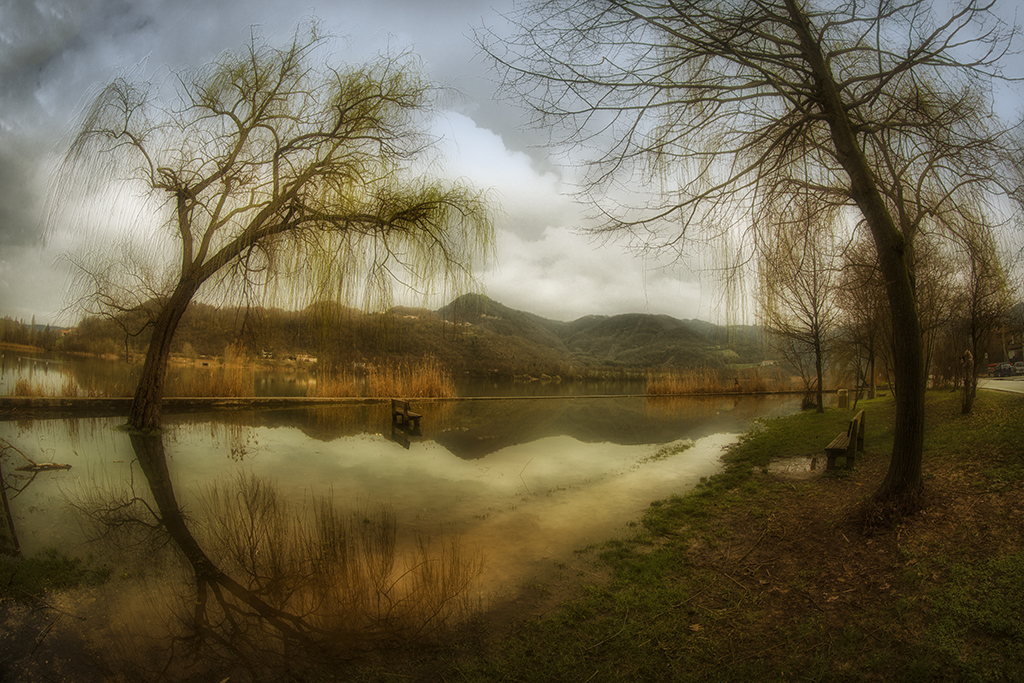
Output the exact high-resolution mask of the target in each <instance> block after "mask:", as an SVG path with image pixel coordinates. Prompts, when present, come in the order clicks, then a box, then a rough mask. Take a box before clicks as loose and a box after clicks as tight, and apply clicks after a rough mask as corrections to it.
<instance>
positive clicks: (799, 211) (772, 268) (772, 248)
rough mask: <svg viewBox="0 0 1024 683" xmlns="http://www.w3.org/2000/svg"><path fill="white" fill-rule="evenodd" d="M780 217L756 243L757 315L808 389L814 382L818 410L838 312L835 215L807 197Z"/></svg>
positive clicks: (787, 208)
mask: <svg viewBox="0 0 1024 683" xmlns="http://www.w3.org/2000/svg"><path fill="white" fill-rule="evenodd" d="M778 216H779V217H778V225H779V228H778V229H777V230H775V231H774V232H767V234H766V235H765V236H764V238H763V239H762V240H761V242H760V243H759V249H758V251H759V254H760V258H759V259H758V262H759V263H760V275H761V286H760V290H759V292H760V296H759V305H760V306H759V310H760V316H761V320H762V323H763V324H764V326H765V328H766V329H767V330H768V331H769V332H770V333H771V334H772V335H773V336H774V337H775V339H776V347H777V349H778V351H779V352H780V353H781V354H782V355H783V356H784V357H785V358H786V360H788V361H789V362H790V363H792V364H794V365H795V366H796V367H797V368H798V369H799V370H800V374H801V376H802V377H803V379H804V385H805V388H806V389H807V391H808V392H810V389H811V386H812V383H813V385H814V386H815V404H816V406H817V410H818V412H819V413H821V412H824V411H825V402H824V383H825V382H824V374H825V364H826V358H827V356H828V354H829V352H830V348H829V347H830V345H831V343H832V341H833V336H834V328H835V326H836V323H837V320H838V317H839V309H838V307H837V306H836V304H835V293H836V289H837V286H836V281H837V280H838V278H839V264H840V263H841V258H842V256H841V254H840V252H839V250H838V249H837V248H836V246H835V239H834V233H833V228H834V221H835V216H834V215H832V214H831V213H830V212H828V211H825V212H824V213H822V211H820V210H819V209H817V208H816V207H815V206H813V205H812V204H811V203H810V202H806V201H797V202H795V203H794V204H792V205H788V206H787V207H785V210H782V211H779V212H778ZM804 358H807V359H809V360H810V364H811V368H810V372H808V368H807V367H806V366H807V364H806V363H804V362H803V359H804ZM812 377H813V382H812Z"/></svg>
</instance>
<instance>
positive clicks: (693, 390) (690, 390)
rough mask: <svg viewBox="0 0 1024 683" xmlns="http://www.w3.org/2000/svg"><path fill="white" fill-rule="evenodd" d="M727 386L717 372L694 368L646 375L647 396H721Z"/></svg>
mask: <svg viewBox="0 0 1024 683" xmlns="http://www.w3.org/2000/svg"><path fill="white" fill-rule="evenodd" d="M728 390H729V389H728V385H727V384H726V382H725V381H724V380H723V378H722V375H721V373H720V372H719V371H718V370H712V369H711V368H694V369H689V370H672V371H669V372H665V373H659V374H654V373H650V374H648V375H647V395H648V396H678V395H684V394H722V393H725V392H726V391H728Z"/></svg>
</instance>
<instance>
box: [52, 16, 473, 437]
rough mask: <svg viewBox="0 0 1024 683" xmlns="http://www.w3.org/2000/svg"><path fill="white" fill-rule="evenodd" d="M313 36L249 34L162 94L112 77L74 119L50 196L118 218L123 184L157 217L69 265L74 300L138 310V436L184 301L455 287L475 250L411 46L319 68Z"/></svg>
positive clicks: (466, 209)
mask: <svg viewBox="0 0 1024 683" xmlns="http://www.w3.org/2000/svg"><path fill="white" fill-rule="evenodd" d="M325 42H326V41H325V39H324V38H322V37H321V36H319V35H318V32H317V28H316V26H315V25H314V26H311V27H309V28H308V29H301V30H299V31H298V32H297V33H296V36H295V38H294V40H293V41H292V43H291V45H289V46H288V47H286V48H284V49H277V48H273V47H271V46H269V45H267V44H266V43H265V42H263V41H262V40H261V39H260V38H259V37H258V36H255V35H254V36H253V38H252V40H251V41H250V44H249V45H248V46H247V47H246V48H245V49H243V50H242V51H240V52H238V53H226V54H224V55H222V56H221V57H220V58H218V59H217V60H216V61H214V62H212V63H211V64H209V65H207V66H205V67H202V68H198V69H194V70H188V71H183V72H181V73H176V74H173V80H172V82H173V84H174V86H173V92H172V93H170V96H169V97H168V98H167V99H169V100H170V102H169V103H168V104H161V99H162V96H163V95H164V94H165V93H164V90H170V87H169V86H168V87H167V88H161V87H159V86H158V85H156V84H153V83H140V82H131V81H129V80H127V79H123V78H121V79H117V80H115V81H114V82H112V83H110V84H109V85H108V86H107V87H106V88H104V89H103V91H102V92H101V93H100V94H99V96H98V97H97V98H96V99H95V101H94V102H93V103H92V105H91V106H90V107H89V108H88V110H87V112H86V114H85V117H84V120H83V121H82V124H81V127H80V129H79V132H78V134H77V136H76V137H75V138H74V140H73V142H72V144H71V148H70V151H69V152H68V155H67V161H66V163H65V165H64V167H63V169H62V173H61V176H60V180H61V183H62V185H65V186H66V187H67V188H69V189H68V190H67V191H65V192H64V193H63V195H62V198H63V199H64V200H65V201H64V204H65V205H67V206H72V207H75V208H76V209H82V208H83V205H85V204H87V203H89V202H93V201H94V197H93V196H92V195H93V194H100V195H102V196H101V199H102V200H103V206H105V207H107V208H105V209H103V210H104V211H108V212H112V213H113V214H115V215H116V214H117V212H118V211H120V210H121V209H119V208H118V204H117V201H118V200H119V199H120V200H123V199H124V198H125V196H126V194H127V193H126V191H125V190H124V189H123V188H128V192H134V193H137V194H141V195H142V196H143V197H144V198H146V199H147V200H148V203H147V204H146V207H147V210H153V211H154V212H155V213H154V215H157V216H159V222H160V224H162V228H163V229H158V228H156V227H154V229H153V230H152V231H150V230H148V229H146V228H139V229H138V230H137V232H136V234H135V235H134V237H137V238H141V239H143V240H145V242H146V244H147V246H148V248H145V249H140V248H139V247H138V246H137V242H138V240H135V241H134V242H133V241H131V240H126V241H125V242H124V244H125V245H131V246H125V247H123V248H122V249H121V250H114V252H113V253H114V255H115V256H117V255H121V256H122V258H119V259H117V258H112V257H110V256H108V255H107V254H108V252H109V251H110V250H105V251H104V252H103V253H100V254H96V253H94V254H91V255H88V256H86V257H74V258H73V259H72V261H73V262H74V263H75V264H76V265H77V266H78V272H79V275H80V278H79V279H80V286H81V287H83V288H84V290H85V292H86V294H85V295H84V296H83V298H82V302H83V304H84V305H85V307H86V308H87V309H89V310H91V311H93V312H101V313H105V314H108V315H121V314H125V313H132V314H139V313H142V314H144V316H143V325H144V326H145V327H146V328H148V329H149V330H150V331H151V337H150V342H149V347H148V352H147V355H146V359H145V362H144V364H143V367H142V371H141V376H140V380H139V385H138V389H137V391H136V393H135V399H134V402H133V404H132V408H131V414H130V416H129V420H128V423H129V425H130V426H132V427H134V428H136V429H140V430H147V429H153V428H156V427H158V426H159V424H160V403H161V399H162V396H163V393H164V381H165V377H166V368H167V360H168V356H169V353H170V348H171V340H172V338H173V336H174V333H175V330H176V329H177V327H178V323H179V321H180V320H181V317H182V315H183V314H184V312H185V310H186V308H187V307H188V305H189V303H190V302H191V301H193V299H194V298H195V297H196V296H197V295H203V296H213V295H214V294H217V295H219V296H221V297H223V296H229V295H230V296H238V297H245V298H247V299H252V298H255V297H259V296H264V295H267V294H275V295H278V296H288V297H289V298H292V299H295V298H297V297H298V295H300V294H308V295H310V296H312V297H313V298H314V299H323V298H335V299H337V298H342V297H351V296H355V295H357V294H362V295H364V296H371V295H376V296H380V297H384V298H386V297H387V294H388V292H389V283H390V282H391V279H392V278H393V277H395V276H399V277H403V278H407V279H408V280H409V281H420V282H422V281H431V280H436V279H441V280H443V281H444V283H445V284H446V286H450V287H453V288H457V287H461V286H464V285H465V283H466V280H467V278H468V277H469V268H470V266H471V264H472V263H473V260H474V258H475V257H477V256H478V255H480V254H482V253H484V252H486V250H487V249H489V245H490V244H491V240H492V237H491V231H492V223H491V212H490V208H489V205H488V202H487V201H486V199H485V197H484V196H483V195H482V193H480V192H479V191H476V190H473V189H472V188H469V187H467V186H465V185H463V184H460V183H451V184H446V183H442V182H440V181H437V180H433V179H430V178H429V177H427V176H426V175H425V171H426V169H427V164H428V162H429V161H430V159H429V157H427V156H425V153H426V152H427V151H428V150H429V149H430V147H429V145H428V144H427V142H428V141H427V140H425V138H424V135H423V134H422V132H421V131H422V130H423V125H422V124H423V123H424V122H425V121H424V118H423V117H424V115H425V114H426V113H427V112H429V106H430V103H431V94H432V92H433V90H432V88H431V86H430V85H428V84H427V83H426V82H425V81H424V80H423V79H422V78H420V77H419V75H418V74H417V72H416V70H415V68H414V65H413V64H411V62H410V60H409V59H408V57H394V56H387V57H383V58H381V59H380V60H379V61H377V62H376V63H373V64H370V65H367V66H364V67H360V68H336V67H332V66H329V65H327V64H326V63H325V62H324V61H323V60H321V59H319V57H318V55H319V54H320V51H321V50H322V49H323V48H324V46H325ZM121 180H127V181H129V183H130V184H124V185H117V184H116V183H117V181H121ZM116 187H120V188H122V190H121V192H120V194H119V193H118V192H117V191H116V190H115V189H113V188H116ZM111 203H113V206H112V207H111ZM147 224H148V223H147ZM165 238H169V241H168V240H167V239H165ZM149 245H151V246H149ZM175 252H176V257H174V258H171V257H170V256H169V255H170V254H172V253H175ZM285 283H287V286H285ZM371 300H372V299H367V301H371ZM136 331H137V330H136Z"/></svg>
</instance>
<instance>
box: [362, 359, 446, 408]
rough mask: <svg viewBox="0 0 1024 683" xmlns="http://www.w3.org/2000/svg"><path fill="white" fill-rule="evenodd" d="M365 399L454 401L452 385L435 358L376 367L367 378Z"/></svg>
mask: <svg viewBox="0 0 1024 683" xmlns="http://www.w3.org/2000/svg"><path fill="white" fill-rule="evenodd" d="M366 395H367V396H402V397H405V398H453V397H455V396H456V395H457V394H456V391H455V382H454V381H453V380H452V376H451V373H450V372H449V371H448V370H447V368H445V367H444V366H443V365H441V363H440V361H438V360H437V359H436V358H427V359H424V360H421V361H416V362H408V361H393V362H388V363H385V364H383V365H379V366H375V367H373V368H371V370H370V371H369V372H368V373H367V375H366Z"/></svg>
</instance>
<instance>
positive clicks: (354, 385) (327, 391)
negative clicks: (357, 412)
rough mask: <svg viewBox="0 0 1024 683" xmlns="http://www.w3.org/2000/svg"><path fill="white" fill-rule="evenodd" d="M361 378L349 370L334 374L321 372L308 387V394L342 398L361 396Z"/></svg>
mask: <svg viewBox="0 0 1024 683" xmlns="http://www.w3.org/2000/svg"><path fill="white" fill-rule="evenodd" d="M359 384H360V383H359V379H358V378H357V377H356V376H355V375H353V374H351V373H347V372H343V373H340V374H338V375H334V374H332V373H330V372H319V373H317V376H316V382H315V383H312V384H311V385H310V388H309V389H307V394H308V395H309V396H312V397H315V398H340V397H345V396H359V395H360V393H361V390H360V386H359Z"/></svg>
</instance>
